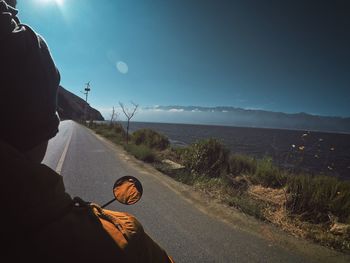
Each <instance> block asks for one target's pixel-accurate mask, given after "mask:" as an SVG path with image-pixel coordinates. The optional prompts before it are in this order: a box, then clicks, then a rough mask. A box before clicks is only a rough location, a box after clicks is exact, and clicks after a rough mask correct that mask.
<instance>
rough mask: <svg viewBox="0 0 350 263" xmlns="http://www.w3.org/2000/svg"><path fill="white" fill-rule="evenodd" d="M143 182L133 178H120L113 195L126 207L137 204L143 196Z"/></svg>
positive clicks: (114, 187)
mask: <svg viewBox="0 0 350 263" xmlns="http://www.w3.org/2000/svg"><path fill="white" fill-rule="evenodd" d="M142 193H143V188H142V184H141V182H140V181H139V180H138V179H137V178H135V177H133V176H124V177H121V178H119V179H118V180H117V181H116V182H115V184H114V186H113V194H114V197H115V199H116V200H118V201H119V202H120V203H122V204H125V205H133V204H135V203H137V202H138V201H139V200H140V199H141V196H142Z"/></svg>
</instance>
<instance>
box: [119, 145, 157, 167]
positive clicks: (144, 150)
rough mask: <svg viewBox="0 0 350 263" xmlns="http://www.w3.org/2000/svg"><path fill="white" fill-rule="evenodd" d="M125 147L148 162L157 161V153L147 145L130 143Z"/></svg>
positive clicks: (138, 157)
mask: <svg viewBox="0 0 350 263" xmlns="http://www.w3.org/2000/svg"><path fill="white" fill-rule="evenodd" d="M124 147H125V149H126V150H127V151H128V152H130V153H131V154H132V155H134V156H135V157H136V158H137V159H139V160H142V161H144V162H148V163H152V162H154V161H156V155H155V154H154V152H153V150H152V149H150V148H149V147H147V146H146V145H135V144H128V145H125V146H124Z"/></svg>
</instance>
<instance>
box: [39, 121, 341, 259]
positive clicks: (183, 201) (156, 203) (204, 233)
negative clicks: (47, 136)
mask: <svg viewBox="0 0 350 263" xmlns="http://www.w3.org/2000/svg"><path fill="white" fill-rule="evenodd" d="M44 163H45V164H47V165H48V166H50V167H51V168H52V169H54V170H57V171H58V172H59V173H60V174H61V175H62V176H63V178H64V182H65V186H66V190H67V192H68V193H69V194H70V195H71V196H72V197H74V196H79V197H81V198H83V199H84V200H87V201H93V202H95V203H99V204H101V205H102V204H104V203H105V202H107V201H109V200H110V199H112V198H113V194H112V187H113V184H114V181H115V180H116V179H117V178H119V177H121V176H124V175H133V176H135V177H137V178H138V179H139V180H140V181H141V182H142V184H143V189H144V194H143V197H142V200H141V201H140V202H139V203H137V204H136V205H134V206H123V205H121V204H118V203H116V202H115V203H113V204H112V205H110V206H109V207H108V208H109V209H112V210H119V211H126V212H129V213H132V214H134V215H135V216H136V217H137V218H138V219H139V221H140V222H141V223H142V224H143V226H144V228H145V230H146V232H148V233H149V234H150V236H151V237H152V238H153V239H155V240H156V241H157V242H158V243H159V244H160V245H161V246H162V247H163V248H164V249H165V250H166V251H167V252H168V253H169V254H170V255H171V256H173V258H174V259H175V261H176V262H177V263H180V262H319V261H318V260H317V261H316V260H311V259H310V258H308V257H306V256H305V255H304V254H302V253H301V252H299V250H297V249H291V248H285V246H284V245H283V244H279V243H278V242H276V241H275V242H271V241H269V240H268V239H267V238H264V236H263V235H262V236H261V237H260V236H259V235H255V234H252V233H249V232H247V231H244V230H241V229H240V228H239V227H235V226H232V224H230V223H227V222H225V221H223V220H220V218H218V217H217V216H215V215H213V213H210V211H206V210H210V208H209V207H208V208H205V207H204V208H203V206H202V207H201V206H198V205H196V202H195V201H191V199H190V198H189V197H188V196H186V194H185V193H186V192H185V191H181V190H179V189H182V188H176V187H174V185H173V184H172V183H171V182H170V181H169V180H171V179H169V178H168V177H166V176H163V175H161V174H159V173H156V172H155V173H152V169H150V168H147V167H144V168H143V167H142V165H140V164H137V163H136V164H135V161H134V160H133V158H129V157H128V156H127V155H125V154H124V153H123V152H122V151H121V150H116V149H115V148H114V147H113V146H111V145H110V144H108V143H106V142H104V141H103V140H101V139H98V138H96V136H95V135H94V134H93V133H92V132H91V131H89V130H88V129H86V128H85V127H82V126H80V125H79V124H76V123H74V122H72V121H63V122H61V125H60V132H59V134H58V135H57V136H56V137H55V138H54V139H52V140H51V141H50V142H49V148H48V151H47V154H46V156H45V159H44ZM171 181H172V180H171ZM176 184H178V183H177V182H176ZM179 185H180V184H179ZM179 187H181V186H179ZM320 251H323V250H320ZM339 260H340V258H339ZM327 261H329V262H331V261H333V262H336V261H334V260H331V259H330V260H327ZM339 262H341V261H339Z"/></svg>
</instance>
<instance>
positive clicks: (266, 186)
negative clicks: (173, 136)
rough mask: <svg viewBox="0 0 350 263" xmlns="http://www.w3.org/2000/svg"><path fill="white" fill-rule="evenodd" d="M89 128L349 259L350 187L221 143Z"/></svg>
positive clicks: (228, 201) (115, 127) (190, 182)
mask: <svg viewBox="0 0 350 263" xmlns="http://www.w3.org/2000/svg"><path fill="white" fill-rule="evenodd" d="M88 126H89V128H91V129H92V130H94V131H95V132H96V133H97V134H99V135H101V136H103V137H105V138H107V139H109V140H111V141H112V142H114V143H116V144H119V145H122V146H123V147H124V149H125V150H126V151H128V152H129V153H130V154H132V155H134V156H135V157H136V158H137V159H140V160H142V161H145V162H148V163H150V164H152V165H153V166H154V167H155V168H157V169H158V170H160V171H161V172H163V173H165V174H167V175H168V176H170V177H172V178H173V179H175V180H177V181H180V182H182V183H185V184H188V185H191V186H193V187H194V188H195V189H196V190H199V191H202V192H204V193H205V194H207V195H209V196H210V197H211V198H215V199H217V200H219V201H221V202H223V203H224V204H226V205H229V206H232V207H235V208H236V209H239V210H240V211H242V212H244V213H246V214H249V215H252V216H254V217H256V218H258V219H261V220H264V221H268V222H271V223H273V224H275V225H278V226H279V227H281V228H282V229H283V230H285V231H286V232H288V233H290V234H293V235H295V236H298V237H303V238H306V239H309V240H313V241H315V242H318V243H320V244H323V245H325V246H327V247H331V248H334V249H337V250H339V251H343V252H345V253H350V182H349V181H343V180H340V179H338V178H335V177H330V176H326V175H315V174H306V173H296V172H293V171H289V170H286V169H281V168H279V167H277V166H276V165H275V164H274V163H273V160H272V159H271V158H270V157H265V158H262V159H255V158H253V157H251V156H245V155H237V154H232V153H230V151H229V150H228V149H227V148H226V147H225V146H224V145H223V144H222V143H221V142H220V141H218V140H216V139H212V138H209V139H206V140H201V141H198V142H195V143H193V144H191V145H189V146H187V147H173V146H171V145H170V142H169V140H168V138H167V137H165V136H164V135H162V134H159V133H157V132H155V131H153V130H150V129H142V130H138V131H135V132H134V133H132V134H130V135H128V142H127V141H126V136H127V133H126V131H125V130H124V128H123V127H122V125H120V124H118V123H111V124H109V125H108V124H95V123H93V122H90V123H89V124H88Z"/></svg>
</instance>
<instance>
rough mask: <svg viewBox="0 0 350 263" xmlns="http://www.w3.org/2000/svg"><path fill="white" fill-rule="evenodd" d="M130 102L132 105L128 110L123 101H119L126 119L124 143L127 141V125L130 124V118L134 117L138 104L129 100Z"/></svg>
mask: <svg viewBox="0 0 350 263" xmlns="http://www.w3.org/2000/svg"><path fill="white" fill-rule="evenodd" d="M131 104H132V105H133V109H132V110H130V109H128V108H127V107H126V106H124V104H123V103H121V102H119V105H120V107H121V108H122V110H123V112H124V114H125V117H126V119H127V126H126V144H128V143H129V126H130V120H131V119H132V117H134V115H135V113H136V111H137V108H138V107H139V105H138V104H135V103H133V102H131Z"/></svg>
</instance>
